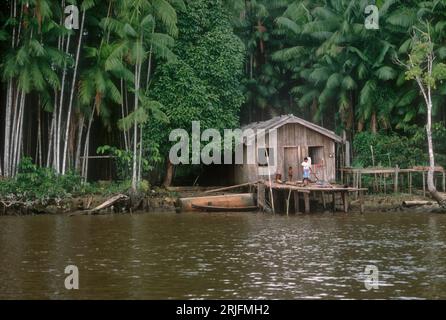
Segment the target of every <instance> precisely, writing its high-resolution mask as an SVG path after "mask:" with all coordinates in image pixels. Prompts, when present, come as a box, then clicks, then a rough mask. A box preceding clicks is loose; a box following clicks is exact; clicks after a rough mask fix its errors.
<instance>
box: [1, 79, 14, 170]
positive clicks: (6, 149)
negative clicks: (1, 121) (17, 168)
mask: <svg viewBox="0 0 446 320" xmlns="http://www.w3.org/2000/svg"><path fill="white" fill-rule="evenodd" d="M12 91H13V90H12V80H9V81H8V89H7V93H6V95H7V96H6V112H5V140H4V141H5V143H4V148H3V168H4V175H5V176H7V177H9V176H10V170H9V154H10V141H11V111H12V110H11V109H12V96H13V92H12Z"/></svg>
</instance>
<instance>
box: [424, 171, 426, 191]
mask: <svg viewBox="0 0 446 320" xmlns="http://www.w3.org/2000/svg"><path fill="white" fill-rule="evenodd" d="M425 176H426V173H425V172H424V171H423V197H425V196H426V177H425Z"/></svg>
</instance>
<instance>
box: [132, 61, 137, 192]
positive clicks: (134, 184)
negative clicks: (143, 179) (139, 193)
mask: <svg viewBox="0 0 446 320" xmlns="http://www.w3.org/2000/svg"><path fill="white" fill-rule="evenodd" d="M138 104H139V62H137V63H135V109H134V111H133V112H136V111H137V110H138ZM137 150H138V122H137V119H136V117H135V120H134V123H133V166H132V167H133V169H132V190H133V192H136V190H137V187H138V175H137Z"/></svg>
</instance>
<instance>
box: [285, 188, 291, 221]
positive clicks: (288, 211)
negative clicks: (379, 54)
mask: <svg viewBox="0 0 446 320" xmlns="http://www.w3.org/2000/svg"><path fill="white" fill-rule="evenodd" d="M290 199H291V188H290V191H289V192H288V199H287V200H286V215H287V216H288V215H289V213H290Z"/></svg>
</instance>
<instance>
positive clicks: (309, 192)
mask: <svg viewBox="0 0 446 320" xmlns="http://www.w3.org/2000/svg"><path fill="white" fill-rule="evenodd" d="M364 191H367V189H365V188H351V187H344V186H341V185H318V184H316V183H311V184H309V185H308V186H302V185H300V184H296V183H295V184H290V183H276V182H271V183H270V182H269V181H260V182H258V185H257V204H258V205H259V207H260V208H261V209H264V208H267V207H270V208H271V209H272V211H273V213H275V212H276V208H277V207H279V206H278V205H277V204H278V202H279V201H284V204H285V211H286V214H287V215H288V214H289V213H290V201H291V196H293V200H294V201H293V202H294V211H295V213H299V212H300V199H301V198H303V203H304V212H305V213H310V212H311V208H310V198H312V197H313V198H314V199H317V198H318V197H319V199H320V200H321V201H322V203H323V206H324V208H326V207H327V202H328V201H327V197H328V198H329V200H330V201H331V203H332V210H333V211H336V195H339V196H340V198H341V199H342V208H343V211H344V212H346V213H347V212H348V210H349V207H350V201H349V194H350V193H357V194H358V197H359V200H360V210H361V213H363V211H364V201H363V192H364ZM268 196H269V199H270V201H269V202H270V204H267V201H266V199H268Z"/></svg>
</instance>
